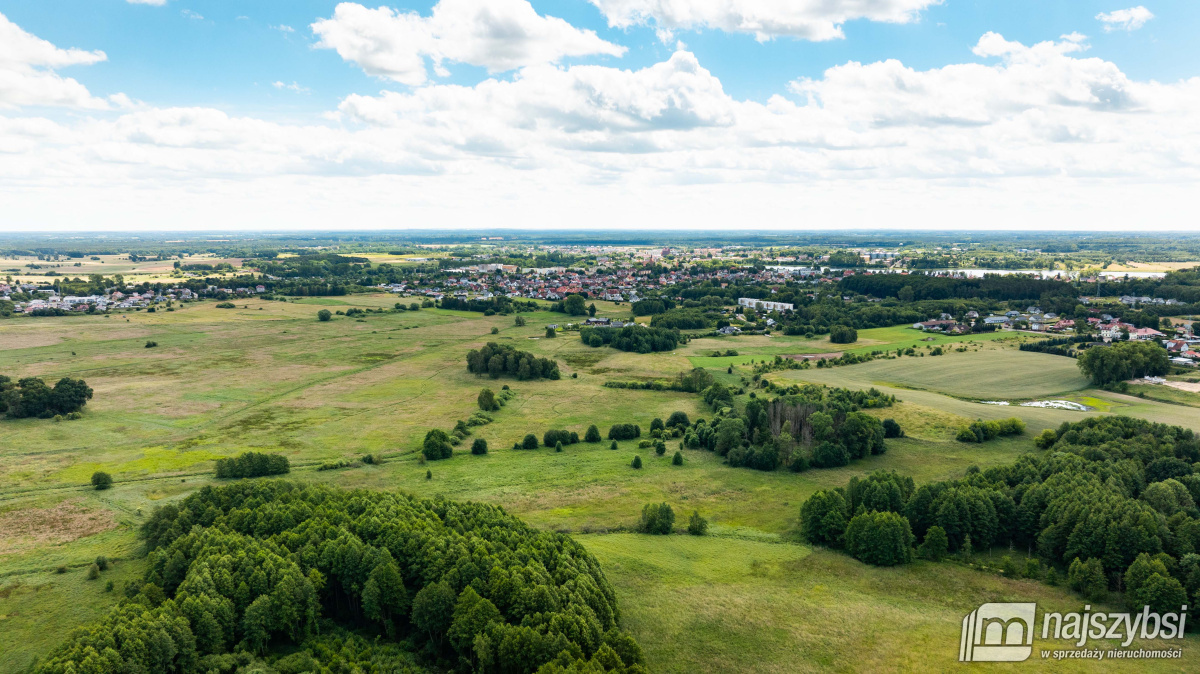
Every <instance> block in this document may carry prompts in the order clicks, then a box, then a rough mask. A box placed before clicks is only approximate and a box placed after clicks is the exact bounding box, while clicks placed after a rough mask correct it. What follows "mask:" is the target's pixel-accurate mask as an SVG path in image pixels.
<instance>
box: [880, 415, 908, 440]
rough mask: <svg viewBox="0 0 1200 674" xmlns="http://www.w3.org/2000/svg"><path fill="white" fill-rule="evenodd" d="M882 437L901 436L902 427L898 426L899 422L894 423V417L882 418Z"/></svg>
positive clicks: (902, 432) (902, 434) (902, 435)
mask: <svg viewBox="0 0 1200 674" xmlns="http://www.w3.org/2000/svg"><path fill="white" fill-rule="evenodd" d="M883 437H885V438H903V437H904V429H902V428H900V424H898V423H896V420H895V419H884V420H883Z"/></svg>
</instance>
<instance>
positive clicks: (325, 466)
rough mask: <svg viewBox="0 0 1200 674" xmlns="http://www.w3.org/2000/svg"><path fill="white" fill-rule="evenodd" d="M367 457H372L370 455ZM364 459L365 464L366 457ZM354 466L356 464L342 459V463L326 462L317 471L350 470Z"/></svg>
mask: <svg viewBox="0 0 1200 674" xmlns="http://www.w3.org/2000/svg"><path fill="white" fill-rule="evenodd" d="M367 456H370V455H369V454H368V455H367ZM363 459H364V463H365V462H366V461H365V459H366V457H363ZM352 465H354V464H352V463H351V462H349V461H347V460H345V459H342V460H341V461H326V462H325V463H322V464H321V465H319V466H317V470H338V469H339V468H349V467H350V466H352Z"/></svg>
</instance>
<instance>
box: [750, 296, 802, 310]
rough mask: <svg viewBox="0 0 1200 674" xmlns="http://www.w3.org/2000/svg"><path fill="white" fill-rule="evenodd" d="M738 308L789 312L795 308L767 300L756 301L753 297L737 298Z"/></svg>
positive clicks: (787, 304) (785, 303)
mask: <svg viewBox="0 0 1200 674" xmlns="http://www.w3.org/2000/svg"><path fill="white" fill-rule="evenodd" d="M738 306H740V307H749V308H751V309H762V310H764V311H791V310H792V309H794V308H795V306H794V305H792V304H789V303H788V302H769V301H767V300H756V299H754V298H753V297H739V298H738Z"/></svg>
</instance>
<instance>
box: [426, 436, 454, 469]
mask: <svg viewBox="0 0 1200 674" xmlns="http://www.w3.org/2000/svg"><path fill="white" fill-rule="evenodd" d="M453 453H454V448H453V446H452V445H451V444H450V436H448V435H446V431H443V430H441V429H440V428H434V429H431V430H430V431H429V432H428V433H426V434H425V440H424V442H422V443H421V455H422V456H424V457H425V458H426V459H428V460H430V461H438V460H441V459H449V458H450V456H451V455H452V454H453Z"/></svg>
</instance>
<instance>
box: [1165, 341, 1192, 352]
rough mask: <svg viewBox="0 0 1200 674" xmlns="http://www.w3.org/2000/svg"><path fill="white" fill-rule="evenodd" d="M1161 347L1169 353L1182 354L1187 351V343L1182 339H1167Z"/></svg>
mask: <svg viewBox="0 0 1200 674" xmlns="http://www.w3.org/2000/svg"><path fill="white" fill-rule="evenodd" d="M1163 347H1164V348H1165V349H1166V350H1167V351H1168V352H1169V353H1182V352H1184V351H1186V350H1187V342H1185V341H1183V340H1182V339H1168V340H1167V341H1165V342H1163Z"/></svg>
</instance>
